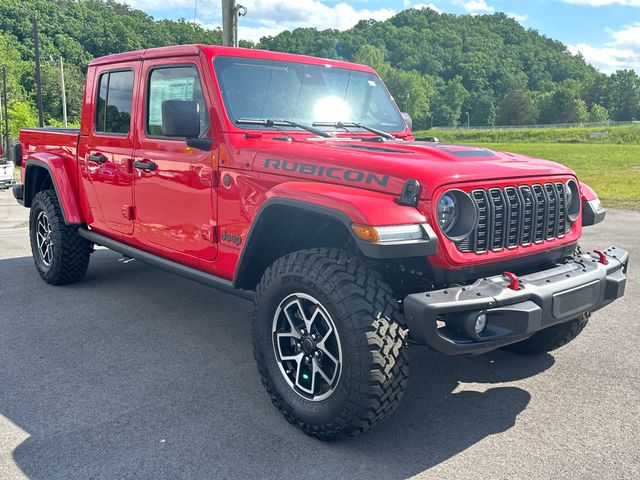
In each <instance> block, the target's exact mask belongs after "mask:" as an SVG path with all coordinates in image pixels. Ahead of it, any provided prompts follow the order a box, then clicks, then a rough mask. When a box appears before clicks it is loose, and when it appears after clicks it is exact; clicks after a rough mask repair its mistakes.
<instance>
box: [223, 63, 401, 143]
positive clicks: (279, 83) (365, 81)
mask: <svg viewBox="0 0 640 480" xmlns="http://www.w3.org/2000/svg"><path fill="white" fill-rule="evenodd" d="M213 65H214V69H215V72H216V76H217V77H218V84H219V86H220V89H221V91H222V99H223V101H224V105H225V108H226V110H227V115H228V116H229V119H230V120H231V121H232V122H233V123H236V120H238V119H274V120H289V121H293V122H298V123H303V124H309V125H311V124H313V123H314V122H344V123H360V124H363V125H366V126H367V127H373V128H377V129H379V130H383V131H385V132H401V131H403V130H404V129H405V123H404V121H403V119H402V117H401V116H400V112H399V111H398V108H397V107H396V105H395V103H394V102H393V100H392V99H391V96H390V95H389V93H388V92H387V89H386V88H385V87H384V85H383V84H382V81H381V80H380V78H379V77H377V76H376V75H374V74H372V73H368V72H360V71H357V70H349V69H345V68H337V67H331V66H325V65H306V64H303V63H295V62H280V61H274V60H261V59H255V58H242V57H225V56H222V57H216V58H215V59H214V62H213ZM251 128H268V127H265V126H264V125H256V126H251ZM329 129H331V130H335V127H330V128H329ZM349 130H351V128H349Z"/></svg>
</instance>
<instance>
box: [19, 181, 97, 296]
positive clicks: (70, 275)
mask: <svg viewBox="0 0 640 480" xmlns="http://www.w3.org/2000/svg"><path fill="white" fill-rule="evenodd" d="M41 212H44V214H45V215H46V217H47V219H48V222H49V224H50V228H51V235H50V236H51V239H52V251H53V254H52V258H51V261H50V262H49V263H50V264H49V265H47V263H46V262H45V260H44V259H43V256H42V254H41V253H40V251H39V247H38V240H37V228H38V218H39V215H40V213H41ZM29 233H30V235H29V236H30V240H31V252H32V254H33V260H34V262H35V264H36V269H37V270H38V273H39V274H40V276H41V277H42V279H43V280H44V281H45V282H47V283H49V284H51V285H63V284H69V283H74V282H77V281H78V280H80V279H81V278H82V277H83V276H84V275H85V273H86V272H87V268H88V266H89V256H90V254H91V244H90V243H89V242H88V241H87V240H85V239H84V238H82V237H81V236H80V235H78V227H77V226H74V225H67V224H66V223H65V222H64V216H63V215H62V209H61V208H60V201H59V200H58V197H57V195H56V193H55V191H54V190H43V191H40V192H38V193H37V194H36V196H35V197H34V199H33V202H32V203H31V212H30V213H29Z"/></svg>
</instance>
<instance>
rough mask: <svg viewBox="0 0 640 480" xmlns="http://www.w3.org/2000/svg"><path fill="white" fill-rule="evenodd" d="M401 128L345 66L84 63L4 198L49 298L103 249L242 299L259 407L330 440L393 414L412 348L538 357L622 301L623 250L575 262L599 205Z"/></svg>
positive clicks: (201, 53)
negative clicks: (75, 118)
mask: <svg viewBox="0 0 640 480" xmlns="http://www.w3.org/2000/svg"><path fill="white" fill-rule="evenodd" d="M410 125H411V121H410V118H409V117H408V116H407V115H406V114H402V113H401V112H400V111H399V110H398V108H397V106H396V104H395V102H394V100H393V98H392V97H391V95H390V94H389V92H388V91H387V89H386V87H385V85H384V84H383V82H382V81H381V79H380V77H379V76H378V75H377V74H376V73H375V71H373V70H372V69H371V68H369V67H366V66H363V65H354V64H350V63H345V62H339V61H333V60H326V59H320V58H311V57H306V56H300V55H288V54H282V53H274V52H266V51H260V50H249V49H234V48H223V47H214V46H206V45H190V46H177V47H166V48H159V49H151V50H144V51H137V52H129V53H122V54H117V55H111V56H108V57H104V58H99V59H96V60H94V61H93V62H92V63H91V64H90V65H89V69H88V72H87V83H86V89H85V95H84V108H83V111H82V120H81V127H80V129H78V130H73V129H56V128H44V129H25V130H23V131H22V132H21V133H20V142H19V143H17V144H15V145H14V146H13V147H12V158H13V159H14V161H15V162H16V163H17V164H18V165H20V166H21V173H22V184H20V185H18V186H16V187H14V190H13V192H14V195H15V197H16V198H17V200H18V201H19V202H20V203H22V204H23V205H24V206H25V207H28V208H30V209H31V211H30V235H31V247H32V250H33V257H34V259H35V265H36V268H37V270H38V272H39V274H40V275H41V277H42V278H43V279H44V280H45V281H46V282H48V283H51V284H56V285H57V284H65V283H71V282H75V281H77V280H80V279H81V278H82V276H83V275H84V274H85V272H86V271H87V267H88V265H89V257H90V254H91V252H92V251H93V246H94V245H103V246H106V247H108V248H110V249H113V250H115V251H117V252H120V253H122V254H123V255H124V256H126V257H130V258H135V259H138V260H141V261H143V262H148V263H150V264H152V265H155V266H158V267H161V268H164V269H167V270H169V271H172V272H174V273H176V274H178V275H182V276H184V277H187V278H190V279H193V280H196V281H200V282H203V283H205V284H208V285H211V286H214V287H217V288H220V289H222V290H225V291H227V292H232V293H235V294H238V295H241V296H243V297H247V298H252V299H253V301H254V305H255V307H254V311H253V323H252V329H253V336H254V350H255V358H256V361H257V364H258V368H259V371H260V374H261V377H262V381H263V383H264V386H265V388H266V389H267V391H268V393H269V395H270V396H271V398H272V401H273V403H274V404H275V405H276V407H277V408H278V409H280V411H281V412H282V413H283V414H284V416H285V417H286V419H287V420H288V421H290V422H292V423H293V424H295V425H296V426H298V427H299V428H301V429H302V430H303V431H304V432H306V433H307V434H309V435H312V436H315V437H318V438H322V439H331V438H337V437H341V436H344V435H353V434H356V433H359V432H361V431H364V430H366V429H367V428H368V427H370V426H372V425H374V424H376V423H377V422H379V421H380V420H382V419H384V418H385V417H387V416H388V415H389V414H390V413H391V412H392V411H393V410H394V409H395V407H396V406H397V405H398V403H399V401H400V399H401V397H402V393H403V390H404V389H405V387H406V385H407V379H408V366H409V363H408V361H409V356H408V353H409V349H408V348H407V347H408V346H409V345H411V344H419V345H427V346H429V347H431V348H432V349H435V350H437V351H439V352H442V353H444V354H448V355H460V354H462V355H468V354H479V353H484V352H487V351H490V350H492V349H496V348H502V347H505V348H508V349H510V350H512V351H515V352H519V353H524V354H537V353H542V352H547V351H550V350H553V349H555V348H558V347H560V346H562V345H564V344H566V343H568V342H569V341H571V340H572V339H573V338H574V337H576V335H578V334H579V333H580V331H581V330H582V329H583V328H584V327H585V325H586V324H587V321H588V319H589V315H590V313H591V312H593V311H594V310H597V309H599V308H601V307H603V306H605V305H607V304H608V303H610V302H612V301H613V300H615V299H617V298H619V297H620V296H622V295H623V293H624V287H625V272H626V267H627V262H628V253H627V252H626V251H624V250H622V249H620V248H617V247H608V248H605V249H603V250H594V251H593V252H581V251H580V249H579V248H578V241H579V239H580V235H581V232H582V228H583V227H584V226H588V225H593V224H595V223H597V222H599V221H601V220H602V219H603V218H604V214H605V210H604V209H603V208H601V207H600V202H599V200H598V197H597V195H596V194H595V193H594V191H593V190H592V189H591V188H589V187H588V186H587V185H585V184H584V183H581V182H580V181H579V180H578V179H577V178H576V176H575V174H574V172H572V171H571V170H570V169H568V168H566V167H564V166H562V165H559V164H557V163H553V162H550V161H546V160H540V159H535V158H530V157H525V156H523V155H516V154H512V153H503V152H496V151H493V150H489V149H486V148H477V147H470V146H461V145H448V144H442V143H438V142H435V141H420V140H417V139H415V138H414V137H413V136H412V133H411V130H410Z"/></svg>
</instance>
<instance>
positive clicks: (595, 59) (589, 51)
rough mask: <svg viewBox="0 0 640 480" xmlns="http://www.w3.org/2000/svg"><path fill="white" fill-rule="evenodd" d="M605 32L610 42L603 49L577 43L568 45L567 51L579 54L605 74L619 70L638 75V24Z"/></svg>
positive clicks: (639, 50)
mask: <svg viewBox="0 0 640 480" xmlns="http://www.w3.org/2000/svg"><path fill="white" fill-rule="evenodd" d="M607 32H608V33H609V35H610V36H611V41H610V42H607V43H606V44H605V45H604V46H603V47H594V46H593V45H588V44H586V43H579V44H576V45H569V46H568V47H569V51H570V52H571V53H573V54H574V55H575V54H577V53H581V54H582V56H583V57H584V58H585V60H586V61H587V62H589V63H590V64H591V65H593V66H594V67H596V68H597V69H598V70H601V71H603V72H605V73H613V72H615V71H616V70H621V69H632V70H635V71H636V72H638V73H640V22H636V23H634V24H632V25H627V26H625V27H622V28H621V29H620V30H611V29H607Z"/></svg>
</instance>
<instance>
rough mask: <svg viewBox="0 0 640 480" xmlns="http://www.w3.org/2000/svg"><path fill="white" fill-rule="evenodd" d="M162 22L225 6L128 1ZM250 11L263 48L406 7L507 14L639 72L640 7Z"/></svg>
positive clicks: (615, 0) (463, 3)
mask: <svg viewBox="0 0 640 480" xmlns="http://www.w3.org/2000/svg"><path fill="white" fill-rule="evenodd" d="M125 1H126V2H127V3H129V4H130V5H132V6H134V7H136V8H140V9H142V10H144V11H146V12H147V13H149V14H150V15H153V16H154V17H156V18H172V19H175V18H179V17H184V18H187V19H189V20H191V19H193V17H194V6H195V3H196V1H197V13H196V18H197V21H198V22H199V23H201V24H202V25H204V26H207V27H213V26H218V25H220V9H221V8H220V0H173V1H171V0H164V1H162V0H125ZM237 1H238V3H239V4H242V5H244V6H245V7H247V10H248V14H247V16H246V17H243V18H241V19H240V28H239V35H240V38H241V39H246V40H254V41H257V40H258V39H259V38H260V37H261V36H264V35H275V34H277V33H278V32H280V31H282V30H285V29H287V30H290V29H293V28H296V27H317V28H320V29H324V28H338V29H341V30H344V29H347V28H350V27H351V26H353V25H354V24H355V23H356V22H357V21H358V20H361V19H365V18H375V19H377V20H384V19H386V18H389V17H390V16H392V15H394V14H395V13H397V12H399V11H400V10H403V9H405V8H411V7H414V8H422V7H426V6H428V7H430V8H433V9H434V10H436V11H438V12H444V13H457V14H469V15H478V14H484V13H493V12H497V11H499V12H505V13H507V14H509V15H510V16H512V17H513V18H515V19H516V20H518V21H519V22H520V23H521V24H522V25H523V26H524V27H526V28H533V29H535V30H538V31H539V32H540V33H542V34H543V35H546V36H548V37H551V38H555V39H557V40H560V41H562V42H564V43H566V44H567V45H568V46H569V49H570V50H571V51H572V52H574V53H575V52H578V51H579V52H581V53H582V55H583V56H584V57H585V59H586V60H587V61H588V62H589V63H591V64H592V65H593V66H595V67H596V68H598V69H599V70H601V71H603V72H606V73H611V72H613V71H615V70H617V69H621V68H631V69H634V70H636V72H638V73H640V0H526V1H525V0H512V1H507V0H431V1H426V0H396V1H389V0H237Z"/></svg>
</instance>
